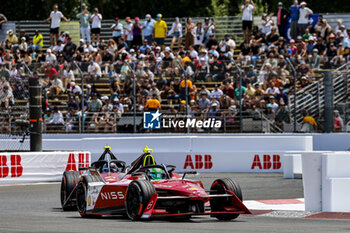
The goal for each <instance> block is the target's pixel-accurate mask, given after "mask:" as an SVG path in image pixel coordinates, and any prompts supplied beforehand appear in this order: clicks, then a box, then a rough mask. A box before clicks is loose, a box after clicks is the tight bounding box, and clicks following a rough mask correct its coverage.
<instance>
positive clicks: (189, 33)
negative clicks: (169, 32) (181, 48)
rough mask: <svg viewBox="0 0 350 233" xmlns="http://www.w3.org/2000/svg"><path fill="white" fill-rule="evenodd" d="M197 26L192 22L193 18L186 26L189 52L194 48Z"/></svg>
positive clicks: (186, 41)
mask: <svg viewBox="0 0 350 233" xmlns="http://www.w3.org/2000/svg"><path fill="white" fill-rule="evenodd" d="M195 26H196V25H195V24H194V23H193V22H192V18H191V17H189V18H187V20H186V26H185V31H186V35H185V50H188V49H189V48H190V46H192V45H193V44H194V34H195V32H194V28H195Z"/></svg>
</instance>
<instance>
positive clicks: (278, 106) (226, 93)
mask: <svg viewBox="0 0 350 233" xmlns="http://www.w3.org/2000/svg"><path fill="white" fill-rule="evenodd" d="M276 8H278V10H277V13H276V15H277V20H276V22H274V21H273V19H272V18H271V14H270V15H268V14H264V15H263V16H262V19H261V25H262V27H261V28H259V27H258V26H256V25H253V22H252V21H253V18H252V14H253V11H254V10H255V6H254V3H253V1H249V0H246V1H245V4H244V5H242V8H241V9H242V11H243V16H242V26H243V31H244V40H243V42H242V43H240V44H238V41H239V40H238V41H236V39H237V37H235V35H229V34H227V35H225V36H224V38H223V39H222V40H217V38H216V24H215V21H214V19H211V18H205V19H204V21H201V20H199V21H197V22H193V21H192V19H191V18H188V19H187V20H186V23H185V25H182V24H181V21H180V20H179V18H176V19H175V21H174V22H173V23H172V26H171V30H169V31H168V26H167V24H166V22H165V21H164V20H163V16H162V15H161V14H157V15H156V19H152V17H151V15H149V14H147V15H146V16H145V20H144V22H143V23H140V18H139V17H134V19H133V20H132V19H131V17H126V18H125V19H123V20H122V19H120V18H118V17H117V18H115V19H114V20H115V22H114V24H113V25H111V27H110V30H111V36H110V39H108V40H103V39H100V33H101V21H102V15H101V14H100V13H99V11H98V9H97V8H95V9H94V10H93V13H92V14H91V13H90V12H89V11H88V10H87V9H86V8H84V9H83V10H82V12H81V13H79V14H78V15H77V16H76V17H77V19H79V21H80V25H81V38H82V39H80V42H79V44H75V43H74V42H72V38H71V37H70V35H69V32H61V33H59V26H60V21H61V19H63V20H66V21H69V19H67V18H66V17H64V15H63V14H62V12H60V11H59V10H58V5H55V6H54V8H53V11H52V12H51V13H50V16H49V18H47V19H45V21H51V24H50V43H51V46H50V47H49V48H47V49H44V45H43V36H42V34H41V33H40V31H39V30H36V31H35V35H34V37H33V38H29V36H28V35H26V32H25V31H23V30H21V31H20V32H19V35H18V37H17V35H15V33H14V32H13V31H12V30H9V31H7V37H6V39H5V41H4V42H3V43H1V46H0V64H1V65H0V76H1V77H0V106H1V108H2V109H11V106H13V105H14V103H15V100H21V99H27V98H28V89H27V88H26V87H25V83H26V81H27V74H28V72H29V71H28V70H27V68H26V67H29V69H30V70H32V71H35V72H34V73H35V75H36V73H38V74H39V75H40V76H41V85H42V89H43V111H44V121H45V122H46V123H47V125H50V124H51V125H58V126H60V125H64V126H65V129H66V131H72V130H73V129H74V127H75V126H76V125H77V122H79V119H80V121H81V119H84V120H86V122H87V126H88V127H90V128H91V130H93V131H99V130H103V131H105V132H107V131H110V130H112V131H115V128H116V124H117V121H118V119H120V117H122V115H123V114H126V113H128V112H132V111H133V110H134V109H133V108H134V103H133V101H134V98H133V82H134V80H133V79H135V83H136V111H137V112H142V111H145V110H147V111H148V110H156V109H160V110H166V111H168V112H171V113H184V112H185V111H186V110H185V109H186V104H187V105H188V107H189V108H188V109H189V114H190V115H191V116H192V117H201V118H208V117H210V118H220V119H224V120H225V121H226V122H234V121H235V120H237V119H238V113H239V109H240V104H242V109H243V110H244V114H243V115H244V116H249V117H253V119H256V120H259V119H261V118H262V115H264V116H266V117H267V118H268V119H269V120H271V121H272V122H276V125H277V126H279V127H281V128H282V129H283V124H285V123H290V113H289V109H288V104H289V103H288V99H289V95H290V94H291V92H292V89H293V86H294V81H296V86H297V89H298V90H300V89H302V88H303V87H305V86H307V85H308V84H310V83H311V82H313V81H315V80H316V79H317V71H318V70H319V69H320V68H321V67H323V68H335V67H338V66H340V65H342V64H345V63H346V62H348V61H349V60H350V48H349V47H350V44H349V43H350V41H349V30H348V29H347V28H346V26H345V25H343V24H342V22H341V21H339V22H338V26H337V28H331V27H330V25H329V24H328V23H327V21H326V19H324V18H322V16H319V21H318V23H317V24H316V26H315V27H312V24H311V23H309V22H308V21H307V20H305V19H307V17H308V16H309V15H310V14H312V13H313V12H312V11H311V10H310V9H309V8H306V3H305V2H302V3H301V4H300V5H299V4H298V2H297V1H294V4H293V5H292V6H291V7H290V8H289V9H286V8H284V7H283V4H282V3H278V6H277V7H276ZM289 16H291V20H292V22H291V30H292V38H291V39H288V38H287V37H286V35H285V33H284V30H286V25H285V24H286V18H287V17H289ZM2 18H6V17H5V16H3V15H1V14H0V20H1V19H2ZM0 22H2V21H0ZM90 24H92V25H91V26H90ZM276 26H277V27H276ZM277 28H278V31H277ZM90 37H92V40H91V38H90ZM167 37H168V38H172V40H171V44H170V46H166V44H165V39H166V38H167ZM286 59H290V61H291V62H292V64H293V65H294V66H295V68H296V70H297V73H298V76H297V78H296V80H294V79H293V77H292V74H291V69H290V67H289V66H288V63H287V61H286ZM75 62H76V63H77V64H79V66H80V68H81V70H82V71H83V72H85V73H86V75H85V76H84V78H85V80H86V82H85V83H86V84H85V86H84V88H82V87H81V86H80V85H79V84H78V83H76V82H75V79H76V78H77V77H76V76H77V75H78V69H77V67H76V66H75V65H74V63H75ZM24 64H25V65H24ZM236 65H238V66H240V67H241V68H242V69H243V72H238V70H237V69H236V67H235V66H236ZM240 77H241V78H242V80H241V81H242V86H240ZM101 78H108V81H109V93H108V94H107V93H100V91H99V84H100V83H101ZM186 80H187V81H186ZM196 84H197V85H196ZM198 84H199V85H198ZM186 88H187V90H186ZM82 92H84V98H82ZM186 93H188V96H187V98H186ZM62 94H65V95H66V96H67V100H65V104H66V108H64V110H63V109H60V108H58V107H57V106H56V105H54V103H55V101H56V102H57V101H59V100H61V99H60V98H59V96H60V95H62ZM50 100H53V101H50ZM83 106H84V112H85V114H84V116H82V108H83Z"/></svg>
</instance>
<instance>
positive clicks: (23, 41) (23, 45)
mask: <svg viewBox="0 0 350 233" xmlns="http://www.w3.org/2000/svg"><path fill="white" fill-rule="evenodd" d="M18 49H19V51H20V52H21V54H24V53H26V52H27V50H28V44H27V41H26V38H25V37H22V38H21V43H20V44H19V46H18Z"/></svg>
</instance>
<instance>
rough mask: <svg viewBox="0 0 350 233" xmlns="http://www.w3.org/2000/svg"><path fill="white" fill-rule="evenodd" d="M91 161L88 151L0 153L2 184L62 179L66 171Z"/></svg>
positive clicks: (87, 164)
mask: <svg viewBox="0 0 350 233" xmlns="http://www.w3.org/2000/svg"><path fill="white" fill-rule="evenodd" d="M90 161H91V155H90V152H87V151H66V152H12V153H0V184H14V183H34V182H51V181H61V179H62V174H63V172H64V171H66V170H67V171H69V170H75V171H77V170H78V169H79V167H88V166H90Z"/></svg>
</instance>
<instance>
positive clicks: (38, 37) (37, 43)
mask: <svg viewBox="0 0 350 233" xmlns="http://www.w3.org/2000/svg"><path fill="white" fill-rule="evenodd" d="M43 46H44V38H43V35H42V34H41V33H39V30H37V29H36V30H35V34H34V36H33V44H32V45H31V46H29V47H28V50H29V51H30V52H32V51H38V50H40V49H42V47H43Z"/></svg>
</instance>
